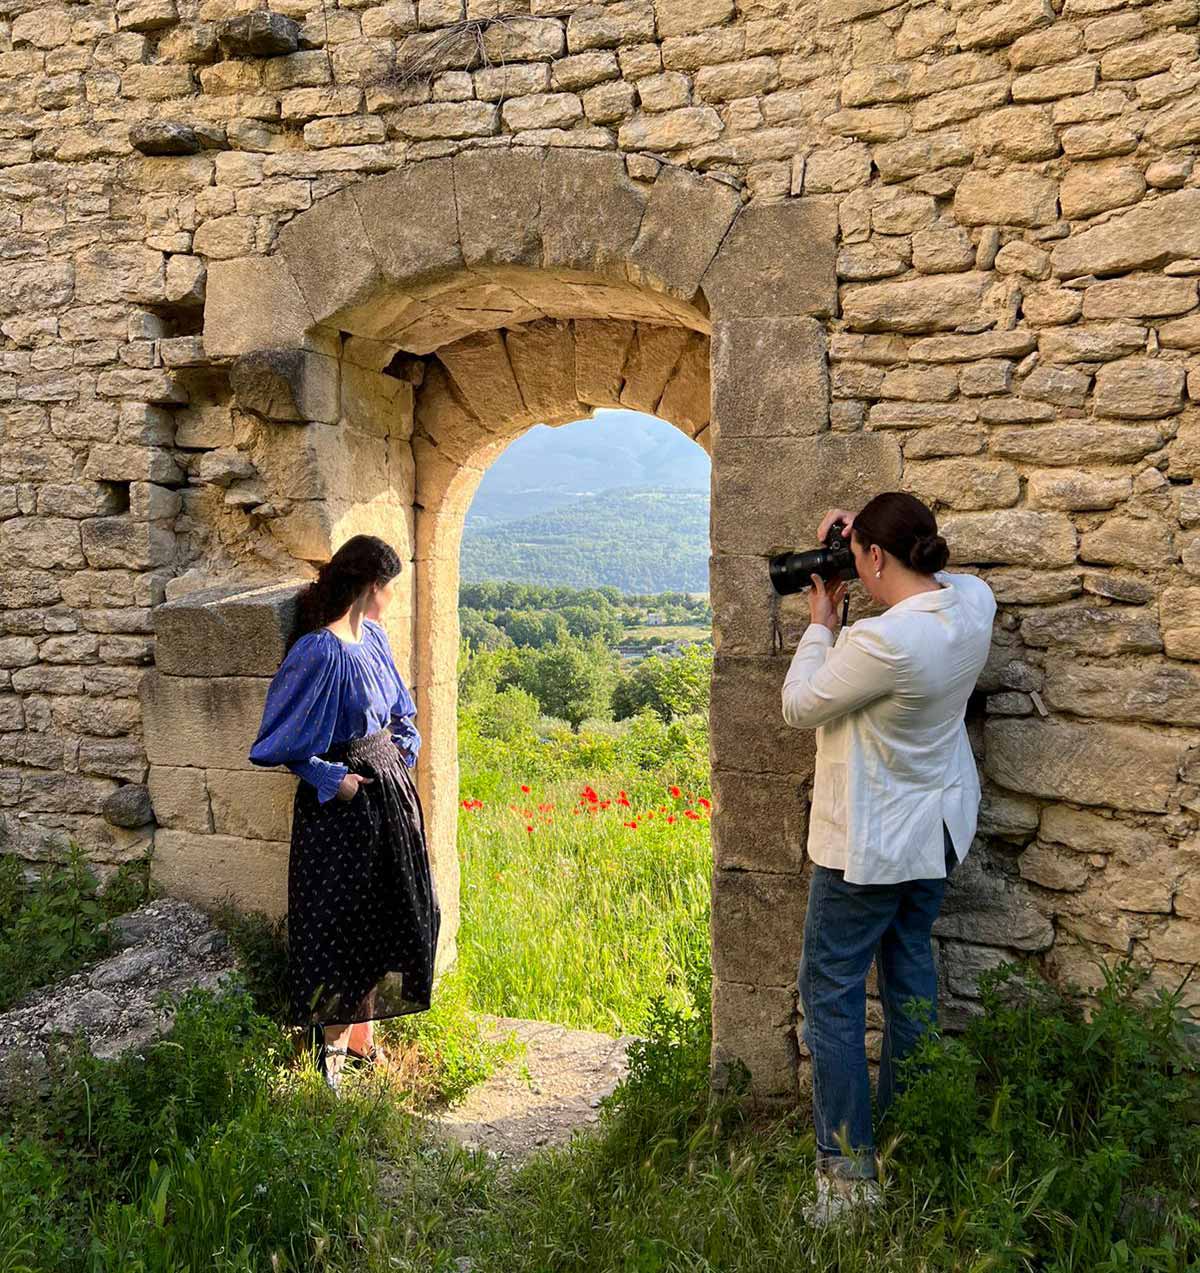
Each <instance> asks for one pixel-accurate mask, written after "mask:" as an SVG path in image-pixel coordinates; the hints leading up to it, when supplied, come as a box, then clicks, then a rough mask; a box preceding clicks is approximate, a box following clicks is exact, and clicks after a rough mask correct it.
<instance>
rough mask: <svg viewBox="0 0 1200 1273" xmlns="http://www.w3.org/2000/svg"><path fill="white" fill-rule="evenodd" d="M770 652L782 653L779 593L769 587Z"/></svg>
mask: <svg viewBox="0 0 1200 1273" xmlns="http://www.w3.org/2000/svg"><path fill="white" fill-rule="evenodd" d="M771 653H772V654H782V653H783V628H782V627H781V626H780V623H779V593H777V592H776V591H775V589H774V588H772V589H771Z"/></svg>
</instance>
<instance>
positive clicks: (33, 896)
mask: <svg viewBox="0 0 1200 1273" xmlns="http://www.w3.org/2000/svg"><path fill="white" fill-rule="evenodd" d="M108 915H109V912H108V911H107V910H106V908H105V905H104V902H103V901H102V900H101V898H100V896H99V890H98V886H97V883H96V879H95V877H94V876H93V875H92V873H91V871H90V870H89V869H88V865H87V862H86V860H85V858H84V856H83V851H82V849H80V848H79V846H78V845H72V846H71V850H70V854H69V856H68V858H67V861H66V862H65V863H63V864H61V865H59V866H54V867H51V868H50V869H49V870H47V871H46V872H45V873H44V874H43V875H42V876H41V877H40V878H39V879H38V881H37V883H35V884H34V885H33V886H32V887H30V888H28V889H25V888H24V887H23V885H22V881H21V875H20V866H19V863H16V862H15V859H9V860H8V863H7V865H6V866H5V867H4V868H3V871H2V872H0V1009H3V1008H6V1007H8V1006H9V1005H11V1004H13V1003H16V1002H17V1000H19V999H21V998H23V997H24V996H25V995H26V994H28V993H29V992H30V991H31V990H33V989H35V988H36V987H38V986H42V985H46V984H47V983H49V982H51V981H54V980H56V979H58V978H61V977H65V976H67V975H68V974H69V973H72V972H74V971H75V969H77V968H81V967H82V966H83V965H84V964H85V963H88V962H89V961H90V960H93V959H98V958H100V957H101V956H102V955H104V954H105V953H106V952H107V951H108V949H109V947H110V938H109V934H108V929H107V927H106V920H107V919H108Z"/></svg>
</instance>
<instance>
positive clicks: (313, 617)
mask: <svg viewBox="0 0 1200 1273" xmlns="http://www.w3.org/2000/svg"><path fill="white" fill-rule="evenodd" d="M402 564H403V563H402V562H401V560H400V555H399V553H397V552H396V550H395V549H394V548H393V547H392V546H391V544H389V543H387V542H386V541H385V540H382V539H379V538H377V537H376V536H374V535H355V536H354V537H353V538H351V539H348V540H346V542H345V543H344V544H343V545H342V546H341V547H340V548H339V549H338V550H337V552H335V553H334V554H333V556H332V557H331V558H330V559H329V560H328V561H327V562H326V563H325V564H324V565H323V566H322V567H321V568H320V570H319V571H318V573H317V577H316V579H314V580H313V581H312V583H310V584H309V585H308V587H307V588H305V589H304V591H303V592H302V593H301V594H300V597H299V599H298V601H297V606H296V611H297V614H296V626H295V628H294V629H293V632H292V639H291V641H289V642H288V645H289V648H290V647H291V646H292V645H294V644H295V643H296V642H297V641H298V640H299V639H300V638H301V637H302V636H304V634H305V633H307V632H315V631H316V630H317V629H318V628H323V627H324V626H325V625H326V624H328V623H332V622H333V621H334V620H335V619H340V618H341V617H342V615H344V614H345V613H346V611H347V610H349V609H350V607H351V606H352V605H353V604H354V602H355V601H356V600H357V598H358V597H359V596H361V595H362V593H363V592H364V591H365V590H366V589H367V588H369V587H370V586H371V585H372V584H385V583H388V582H390V581H391V580H392V579H395V577H396V576H397V575H398V574H399V573H400V571H401V569H402Z"/></svg>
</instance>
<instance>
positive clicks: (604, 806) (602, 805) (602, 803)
mask: <svg viewBox="0 0 1200 1273" xmlns="http://www.w3.org/2000/svg"><path fill="white" fill-rule="evenodd" d="M610 804H612V801H611V800H601V801H600V808H601V809H607V808H608V806H609V805H610Z"/></svg>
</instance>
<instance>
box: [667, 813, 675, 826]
mask: <svg viewBox="0 0 1200 1273" xmlns="http://www.w3.org/2000/svg"><path fill="white" fill-rule="evenodd" d="M674 821H675V815H674V814H673V813H668V814H667V825H668V826H670V825H671V823H673V822H674Z"/></svg>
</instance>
